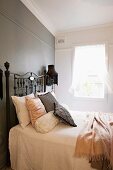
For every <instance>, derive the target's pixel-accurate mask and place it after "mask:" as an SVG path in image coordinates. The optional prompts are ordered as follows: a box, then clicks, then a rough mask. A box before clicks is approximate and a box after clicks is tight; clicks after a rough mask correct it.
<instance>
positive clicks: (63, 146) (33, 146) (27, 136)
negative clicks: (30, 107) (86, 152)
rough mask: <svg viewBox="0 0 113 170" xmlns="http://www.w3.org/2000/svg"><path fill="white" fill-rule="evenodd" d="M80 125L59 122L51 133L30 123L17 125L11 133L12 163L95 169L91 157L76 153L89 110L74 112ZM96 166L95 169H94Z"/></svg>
mask: <svg viewBox="0 0 113 170" xmlns="http://www.w3.org/2000/svg"><path fill="white" fill-rule="evenodd" d="M72 116H73V118H74V120H75V123H76V124H77V127H71V126H67V125H64V124H63V123H60V124H58V125H57V126H56V127H55V128H54V129H53V130H52V131H51V132H49V133H47V134H41V133H37V132H36V131H35V129H34V128H33V127H32V126H31V125H28V126H27V127H26V128H25V129H22V128H21V126H20V125H17V126H15V127H13V128H12V129H11V130H10V134H9V149H10V158H11V167H12V169H14V170H92V168H91V167H90V164H89V163H88V160H86V159H84V158H82V159H79V158H75V157H74V156H73V154H74V150H75V145H76V136H77V135H78V133H79V132H80V130H81V129H82V127H83V126H84V123H86V119H87V114H85V113H80V112H73V113H72ZM93 170H94V169H93Z"/></svg>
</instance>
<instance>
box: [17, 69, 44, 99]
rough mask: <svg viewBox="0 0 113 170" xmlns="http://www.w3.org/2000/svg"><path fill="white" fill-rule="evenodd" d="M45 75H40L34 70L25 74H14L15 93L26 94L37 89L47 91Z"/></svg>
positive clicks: (18, 94)
mask: <svg viewBox="0 0 113 170" xmlns="http://www.w3.org/2000/svg"><path fill="white" fill-rule="evenodd" d="M45 83H46V82H45V75H44V74H43V75H41V76H38V75H36V74H35V73H33V72H27V73H26V74H24V75H19V74H14V95H15V96H25V95H28V94H30V93H36V91H41V92H44V91H46V84H45Z"/></svg>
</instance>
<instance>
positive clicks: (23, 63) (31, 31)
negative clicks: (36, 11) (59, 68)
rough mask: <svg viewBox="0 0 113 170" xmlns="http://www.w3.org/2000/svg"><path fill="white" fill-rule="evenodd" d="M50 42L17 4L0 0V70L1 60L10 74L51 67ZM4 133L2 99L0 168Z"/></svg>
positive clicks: (45, 32) (47, 34) (1, 104)
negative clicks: (49, 65)
mask: <svg viewBox="0 0 113 170" xmlns="http://www.w3.org/2000/svg"><path fill="white" fill-rule="evenodd" d="M54 41H55V38H54V36H53V35H52V34H51V33H50V32H49V31H48V30H47V29H46V28H45V27H44V26H43V25H42V24H41V23H40V22H39V21H38V20H37V19H36V18H35V17H34V16H33V15H32V13H31V12H30V11H29V10H28V9H27V8H26V7H25V6H24V5H23V4H22V3H21V1H19V0H0V68H1V69H3V71H4V67H3V65H4V62H5V61H8V62H10V71H11V72H14V73H25V72H27V71H33V72H35V73H38V71H39V70H40V69H41V68H42V67H43V66H46V67H47V65H48V64H54V52H55V48H54V44H55V43H54ZM4 79H5V78H4ZM4 86H5V80H4ZM4 88H5V87H4ZM11 91H12V89H11ZM4 96H5V90H4ZM5 131H6V122H5V97H4V99H3V100H2V101H0V169H1V167H2V166H3V165H4V163H5V156H6V155H5V154H6V152H5V151H6V150H5V143H4V141H5V139H6V133H5Z"/></svg>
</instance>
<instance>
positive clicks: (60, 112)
mask: <svg viewBox="0 0 113 170" xmlns="http://www.w3.org/2000/svg"><path fill="white" fill-rule="evenodd" d="M54 115H55V116H57V117H59V118H60V119H61V120H63V122H64V123H67V124H69V125H71V126H74V127H77V125H76V124H75V122H74V120H73V118H72V117H71V115H70V113H69V112H68V111H67V110H66V109H65V108H64V107H63V106H61V105H60V104H58V103H54Z"/></svg>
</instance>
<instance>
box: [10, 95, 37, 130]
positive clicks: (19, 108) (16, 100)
mask: <svg viewBox="0 0 113 170" xmlns="http://www.w3.org/2000/svg"><path fill="white" fill-rule="evenodd" d="M28 96H29V97H30V98H33V97H34V94H33V93H32V94H30V95H28ZM25 97H26V96H23V97H18V96H11V98H12V101H13V104H14V106H15V109H16V114H17V118H18V121H19V123H20V125H21V126H22V127H23V128H25V127H26V126H27V125H28V124H29V123H30V117H29V113H28V110H27V107H26V101H25Z"/></svg>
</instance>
